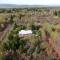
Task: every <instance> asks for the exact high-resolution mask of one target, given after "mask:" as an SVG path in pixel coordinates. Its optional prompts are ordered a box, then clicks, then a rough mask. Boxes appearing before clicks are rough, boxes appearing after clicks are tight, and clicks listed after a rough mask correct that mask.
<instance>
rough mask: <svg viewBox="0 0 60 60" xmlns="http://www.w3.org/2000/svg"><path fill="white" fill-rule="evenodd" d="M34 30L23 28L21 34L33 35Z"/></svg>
mask: <svg viewBox="0 0 60 60" xmlns="http://www.w3.org/2000/svg"><path fill="white" fill-rule="evenodd" d="M32 33H33V32H32V30H21V31H19V36H24V35H32Z"/></svg>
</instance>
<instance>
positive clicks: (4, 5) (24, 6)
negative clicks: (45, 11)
mask: <svg viewBox="0 0 60 60" xmlns="http://www.w3.org/2000/svg"><path fill="white" fill-rule="evenodd" d="M41 7H49V8H60V6H47V5H16V4H0V8H41Z"/></svg>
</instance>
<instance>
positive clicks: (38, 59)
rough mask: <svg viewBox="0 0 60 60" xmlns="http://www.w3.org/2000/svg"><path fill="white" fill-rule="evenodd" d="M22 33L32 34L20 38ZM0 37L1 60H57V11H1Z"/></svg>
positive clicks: (59, 14)
mask: <svg viewBox="0 0 60 60" xmlns="http://www.w3.org/2000/svg"><path fill="white" fill-rule="evenodd" d="M21 30H32V32H33V33H32V35H31V36H30V35H27V36H23V37H20V36H19V31H21ZM5 32H6V33H5ZM0 35H1V36H0V60H60V47H59V46H60V11H57V10H54V9H53V10H51V9H47V8H30V9H28V8H25V9H9V10H0ZM1 37H2V39H1Z"/></svg>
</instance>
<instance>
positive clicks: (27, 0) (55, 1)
mask: <svg viewBox="0 0 60 60" xmlns="http://www.w3.org/2000/svg"><path fill="white" fill-rule="evenodd" d="M6 3H7V4H20V5H60V0H0V4H6Z"/></svg>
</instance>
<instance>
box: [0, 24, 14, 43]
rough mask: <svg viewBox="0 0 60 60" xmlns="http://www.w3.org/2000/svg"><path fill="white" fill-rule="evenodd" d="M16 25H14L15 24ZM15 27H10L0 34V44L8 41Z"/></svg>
mask: <svg viewBox="0 0 60 60" xmlns="http://www.w3.org/2000/svg"><path fill="white" fill-rule="evenodd" d="M13 25H14V24H13ZM13 25H10V24H9V25H8V26H7V28H6V29H5V30H4V31H3V32H1V34H0V42H1V41H3V40H6V38H7V36H8V34H9V32H10V31H11V30H12V29H13Z"/></svg>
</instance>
